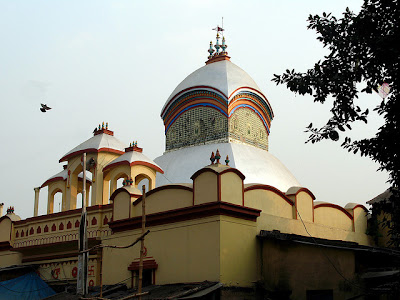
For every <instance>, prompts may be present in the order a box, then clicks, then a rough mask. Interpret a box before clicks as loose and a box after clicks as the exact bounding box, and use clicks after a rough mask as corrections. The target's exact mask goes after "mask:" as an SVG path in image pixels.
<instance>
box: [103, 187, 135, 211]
mask: <svg viewBox="0 0 400 300" xmlns="http://www.w3.org/2000/svg"><path fill="white" fill-rule="evenodd" d="M123 192H125V193H127V194H129V196H130V197H135V198H138V197H142V195H140V194H131V193H129V192H128V190H127V189H125V188H123V187H120V188H118V189H116V190H115V191H114V193H112V195H111V197H110V200H112V201H114V199H115V197H116V196H117V195H118V194H119V193H123ZM113 211H114V202H113Z"/></svg>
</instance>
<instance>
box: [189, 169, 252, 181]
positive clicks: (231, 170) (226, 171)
mask: <svg viewBox="0 0 400 300" xmlns="http://www.w3.org/2000/svg"><path fill="white" fill-rule="evenodd" d="M204 172H212V173H214V174H216V175H219V174H221V175H222V174H225V173H228V172H232V173H235V174H236V175H238V176H239V177H240V178H241V179H242V180H244V179H245V178H246V177H245V176H244V175H243V173H242V172H240V171H239V170H238V169H235V168H232V167H230V168H229V169H225V170H223V171H221V172H217V171H215V170H214V169H212V168H208V167H204V168H202V169H200V170H198V171H197V172H196V173H194V174H193V175H192V176H191V177H190V179H192V180H195V179H196V178H197V177H198V176H199V175H200V174H203V173H204Z"/></svg>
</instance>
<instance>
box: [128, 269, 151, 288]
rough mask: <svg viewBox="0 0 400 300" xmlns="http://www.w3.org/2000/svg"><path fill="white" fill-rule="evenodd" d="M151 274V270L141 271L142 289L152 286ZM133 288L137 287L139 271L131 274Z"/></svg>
mask: <svg viewBox="0 0 400 300" xmlns="http://www.w3.org/2000/svg"><path fill="white" fill-rule="evenodd" d="M153 272H155V270H152V269H143V273H142V277H143V279H142V287H145V286H149V285H153V284H154V280H153V279H154V275H155V274H153ZM133 286H134V287H138V286H139V270H137V271H134V272H133Z"/></svg>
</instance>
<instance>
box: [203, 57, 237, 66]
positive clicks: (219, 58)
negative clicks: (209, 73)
mask: <svg viewBox="0 0 400 300" xmlns="http://www.w3.org/2000/svg"><path fill="white" fill-rule="evenodd" d="M230 58H231V57H230V56H228V55H217V56H214V57H212V58H210V59H209V60H207V61H206V65H209V64H212V63H215V62H217V61H223V60H230Z"/></svg>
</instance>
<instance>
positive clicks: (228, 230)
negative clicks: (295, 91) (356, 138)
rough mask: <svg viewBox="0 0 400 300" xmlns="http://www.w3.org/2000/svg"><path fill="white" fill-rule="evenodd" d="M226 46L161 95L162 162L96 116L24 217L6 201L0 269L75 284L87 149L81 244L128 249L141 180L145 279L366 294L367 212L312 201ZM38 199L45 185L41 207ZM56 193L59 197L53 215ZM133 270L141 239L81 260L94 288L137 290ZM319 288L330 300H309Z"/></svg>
mask: <svg viewBox="0 0 400 300" xmlns="http://www.w3.org/2000/svg"><path fill="white" fill-rule="evenodd" d="M226 50H227V45H226V43H225V38H224V37H222V39H221V37H220V36H219V34H217V40H216V43H215V45H213V44H212V43H210V48H209V50H208V52H209V56H208V60H207V61H206V63H205V65H204V66H203V67H201V68H199V69H197V70H196V71H194V72H193V73H191V74H190V75H189V76H187V77H186V78H185V79H184V80H183V81H182V82H181V83H180V84H179V85H178V86H177V87H176V88H175V90H174V91H173V92H172V94H171V95H170V96H169V97H168V98H167V99H166V102H165V105H164V107H163V108H162V109H161V118H162V120H163V122H164V125H165V137H166V139H165V140H166V143H165V152H164V154H163V155H162V156H160V157H157V158H155V159H154V160H152V159H150V158H148V157H147V156H146V155H145V149H142V148H140V147H138V145H137V143H135V142H134V143H131V144H130V145H127V144H125V143H124V142H122V141H120V140H118V138H117V137H116V136H117V135H116V136H115V135H114V132H113V131H112V130H110V128H109V126H108V124H104V123H103V124H101V125H99V127H98V128H96V130H95V131H94V132H93V136H92V137H91V138H89V139H88V140H86V141H84V142H83V143H81V144H80V145H78V146H76V147H75V148H72V150H71V151H69V152H68V153H66V154H64V155H63V156H62V157H61V158H60V160H59V162H60V163H62V164H63V167H62V170H61V171H60V172H59V173H58V174H56V175H54V176H51V177H50V178H48V179H47V180H44V181H43V184H42V185H41V186H40V187H38V188H35V189H34V191H35V197H34V199H35V202H34V213H33V217H30V218H26V219H21V218H20V217H19V216H18V215H17V214H15V212H14V209H13V208H12V207H10V208H9V209H7V213H6V214H5V215H3V214H1V215H0V216H1V218H0V274H1V270H2V269H1V268H5V269H7V268H10V267H11V266H19V267H21V266H28V265H29V266H31V267H33V268H35V270H36V272H37V273H38V274H40V277H41V278H42V279H43V280H45V281H46V282H47V283H48V284H50V285H53V286H54V285H57V284H64V283H66V282H67V283H70V284H72V285H73V284H76V277H77V260H78V258H77V257H78V238H79V225H80V216H81V209H80V208H77V207H79V206H80V205H77V201H80V199H81V198H80V197H79V194H80V193H81V192H82V187H83V186H82V183H83V181H82V170H83V167H82V154H83V153H86V155H87V160H88V168H87V169H88V171H89V172H90V173H91V177H90V178H91V179H90V180H88V181H87V182H86V189H87V190H88V191H89V190H90V193H89V192H88V193H87V197H86V199H85V201H86V205H87V206H88V208H87V211H88V222H87V226H88V227H87V231H88V238H89V247H93V246H95V245H100V244H101V245H116V246H124V245H129V244H131V243H132V242H133V241H134V240H135V239H136V238H137V237H138V236H140V234H141V220H142V205H141V201H142V191H141V190H139V188H138V185H140V183H143V182H146V186H147V187H148V189H147V192H146V200H145V201H146V229H149V230H150V233H149V234H148V235H147V236H146V238H145V258H144V273H143V274H144V275H143V276H144V282H145V284H146V285H167V284H176V283H196V282H205V281H207V282H211V283H215V284H214V285H211V288H210V287H209V288H208V290H209V292H210V293H211V294H212V295H213V297H216V298H204V297H206V296H204V295H206V293H205V292H204V293H203V294H204V295H203V296H204V297H203V298H201V297H200V296H199V297H197V298H196V297H192V298H190V299H220V298H222V299H226V298H232V299H256V298H255V297H256V295H257V293H259V291H260V290H261V291H262V292H261V293H263V294H264V295H270V297H271V298H270V299H275V298H273V297H274V295H278V296H277V297H281V296H282V295H286V296H287V299H344V298H350V297H353V296H356V295H359V294H362V291H360V289H359V286H363V285H365V284H366V283H365V281H366V279H365V280H364V279H363V277H362V274H363V272H365V270H366V265H367V263H368V264H369V265H371V264H374V263H375V262H376V264H378V263H382V262H384V261H388V260H389V258H390V253H389V252H388V251H386V250H385V248H379V247H377V246H379V245H378V244H379V242H378V243H377V241H376V239H373V238H372V237H371V236H369V235H367V219H368V213H367V212H368V211H367V209H366V208H365V207H364V206H363V205H360V204H357V203H349V204H347V205H346V206H345V207H341V206H338V205H336V204H332V203H326V202H321V201H317V199H315V196H314V195H313V193H312V191H310V190H309V189H307V187H304V186H302V185H301V184H300V183H299V181H297V179H296V178H295V177H294V176H293V175H292V174H291V172H290V171H289V170H288V169H287V168H286V167H285V166H284V165H283V164H282V162H280V161H279V160H278V159H277V158H276V157H275V156H273V155H272V154H271V153H270V152H269V151H268V146H269V141H268V137H269V133H270V128H271V122H272V120H273V118H274V113H273V110H272V105H271V104H273V99H271V101H272V102H271V103H270V102H269V100H268V99H267V97H266V96H265V94H264V93H263V92H262V91H261V89H260V88H259V87H258V85H257V84H256V83H255V82H254V80H253V79H252V78H251V77H250V76H249V75H248V74H247V73H246V72H245V71H244V70H242V69H241V68H240V67H238V66H237V65H235V64H234V63H233V62H231V60H230V57H229V56H228V53H227V51H226ZM122 180H123V185H122V186H120V182H121V181H122ZM39 193H48V198H47V199H48V201H47V213H46V214H44V215H39V214H38V201H39ZM57 193H61V195H62V204H61V211H60V212H57V213H55V212H54V197H55V195H56V194H57ZM321 200H323V199H321ZM11 205H12V203H11ZM377 249H379V250H377ZM385 251H386V252H385ZM388 257H389V258H388ZM138 269H139V247H137V246H135V247H130V248H125V249H116V248H107V247H104V248H100V247H99V248H98V249H97V250H94V251H92V252H90V255H89V269H88V276H89V286H99V285H101V284H103V285H111V284H115V283H120V282H125V283H126V284H127V286H128V288H132V287H135V286H137V277H138ZM216 291H217V292H218V297H217V296H215V295H216V293H217V292H216ZM318 291H319V293H320V294H321V293H322V294H323V295H325V296H326V297H327V298H313V295H317V294H318ZM211 294H210V295H211ZM235 295H236V296H235ZM238 295H241V296H238ZM244 295H246V296H244ZM235 297H236V298H235ZM329 297H330V298H329ZM177 299H178V298H177ZM179 299H180V298H179ZM182 299H183V298H182ZM187 299H189V298H187ZM257 299H258V298H257ZM260 299H261V298H260ZM262 299H264V298H262ZM277 299H278V298H277Z"/></svg>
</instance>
